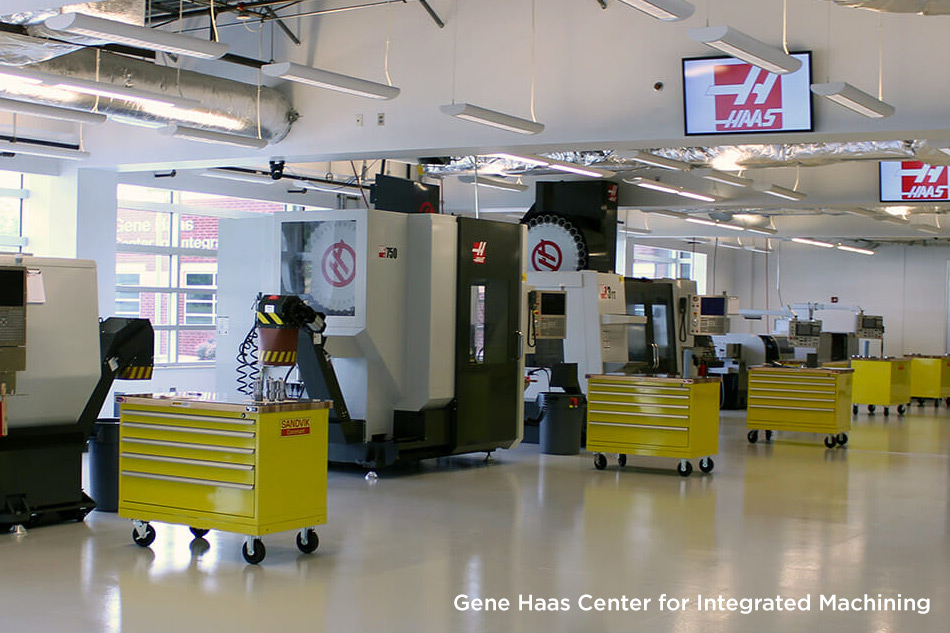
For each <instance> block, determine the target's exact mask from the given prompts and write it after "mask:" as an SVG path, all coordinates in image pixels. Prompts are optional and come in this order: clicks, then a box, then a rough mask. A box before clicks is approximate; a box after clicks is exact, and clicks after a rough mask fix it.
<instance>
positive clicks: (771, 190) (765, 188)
mask: <svg viewBox="0 0 950 633" xmlns="http://www.w3.org/2000/svg"><path fill="white" fill-rule="evenodd" d="M755 189H756V191H759V192H761V193H764V194H767V195H770V196H773V197H775V198H781V199H783V200H794V201H798V200H804V199H805V198H807V197H808V196H807V195H806V194H804V193H802V192H801V191H796V190H795V189H789V188H787V187H782V186H779V185H757V186H756V187H755Z"/></svg>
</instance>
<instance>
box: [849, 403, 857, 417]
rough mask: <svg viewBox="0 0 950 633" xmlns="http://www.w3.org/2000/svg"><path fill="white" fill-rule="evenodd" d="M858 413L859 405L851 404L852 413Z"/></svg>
mask: <svg viewBox="0 0 950 633" xmlns="http://www.w3.org/2000/svg"><path fill="white" fill-rule="evenodd" d="M857 414H858V405H856V404H853V405H851V415H857Z"/></svg>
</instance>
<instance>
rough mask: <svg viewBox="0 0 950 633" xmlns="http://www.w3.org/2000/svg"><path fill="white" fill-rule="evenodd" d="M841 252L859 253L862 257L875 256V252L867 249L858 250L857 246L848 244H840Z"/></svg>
mask: <svg viewBox="0 0 950 633" xmlns="http://www.w3.org/2000/svg"><path fill="white" fill-rule="evenodd" d="M838 250H839V251H847V252H849V253H859V254H861V255H873V254H874V251H871V250H868V249H866V248H858V247H857V246H847V245H846V244H838Z"/></svg>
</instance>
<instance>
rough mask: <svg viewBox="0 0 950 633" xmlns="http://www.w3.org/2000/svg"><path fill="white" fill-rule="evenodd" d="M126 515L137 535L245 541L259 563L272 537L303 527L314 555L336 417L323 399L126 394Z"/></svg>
mask: <svg viewBox="0 0 950 633" xmlns="http://www.w3.org/2000/svg"><path fill="white" fill-rule="evenodd" d="M116 401H117V402H118V403H119V404H120V407H121V409H120V411H121V415H120V431H119V516H121V517H124V518H128V519H132V520H133V525H134V529H133V532H132V539H133V540H134V541H135V543H136V544H138V545H141V546H142V547H148V546H149V545H151V543H152V542H153V541H154V540H155V528H154V527H152V525H151V524H150V522H151V521H160V522H165V523H177V524H183V525H187V526H189V527H190V528H191V531H192V533H193V534H194V535H195V536H196V537H198V538H201V537H203V536H204V535H205V534H207V533H208V531H209V530H222V531H226V532H236V533H240V534H244V535H245V542H244V547H243V550H242V553H243V556H244V559H245V560H246V561H247V562H249V563H251V564H257V563H259V562H261V561H262V560H263V559H264V556H265V554H266V550H265V548H264V543H263V540H262V539H261V537H262V536H264V535H265V534H270V533H273V532H281V531H284V530H298V534H297V546H298V548H299V549H300V550H301V551H302V552H304V553H311V552H313V551H315V550H316V549H317V545H318V543H319V540H318V538H317V535H316V532H315V530H314V528H315V527H316V526H317V525H321V524H323V523H326V519H327V511H326V504H327V417H328V412H329V407H330V403H329V402H323V401H310V400H304V401H285V402H270V403H264V402H245V403H234V402H217V401H213V400H201V399H189V398H177V397H163V396H152V395H143V396H119V397H117V398H116Z"/></svg>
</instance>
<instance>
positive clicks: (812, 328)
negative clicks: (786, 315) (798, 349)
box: [794, 323, 821, 336]
mask: <svg viewBox="0 0 950 633" xmlns="http://www.w3.org/2000/svg"><path fill="white" fill-rule="evenodd" d="M820 335H821V326H820V325H818V324H817V323H796V324H795V333H794V336H820Z"/></svg>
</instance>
